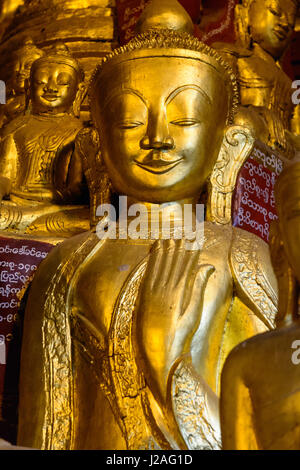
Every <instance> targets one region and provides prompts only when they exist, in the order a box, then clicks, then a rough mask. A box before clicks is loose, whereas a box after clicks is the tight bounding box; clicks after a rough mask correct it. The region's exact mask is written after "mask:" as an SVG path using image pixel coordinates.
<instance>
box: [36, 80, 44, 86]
mask: <svg viewBox="0 0 300 470" xmlns="http://www.w3.org/2000/svg"><path fill="white" fill-rule="evenodd" d="M35 83H36V84H37V85H46V82H43V81H42V80H35Z"/></svg>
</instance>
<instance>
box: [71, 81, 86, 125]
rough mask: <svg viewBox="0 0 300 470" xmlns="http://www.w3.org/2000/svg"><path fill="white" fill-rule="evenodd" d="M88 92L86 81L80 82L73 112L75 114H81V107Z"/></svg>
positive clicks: (77, 115)
mask: <svg viewBox="0 0 300 470" xmlns="http://www.w3.org/2000/svg"><path fill="white" fill-rule="evenodd" d="M86 94H87V85H86V84H85V83H84V82H81V83H79V85H78V89H77V93H76V97H75V100H74V102H73V113H74V116H76V117H79V116H80V107H81V105H82V103H83V100H84V98H85V96H86Z"/></svg>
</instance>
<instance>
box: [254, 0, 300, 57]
mask: <svg viewBox="0 0 300 470" xmlns="http://www.w3.org/2000/svg"><path fill="white" fill-rule="evenodd" d="M296 13H297V11H296V5H295V3H294V2H293V0H253V2H252V3H251V5H250V8H249V25H250V34H251V37H252V39H253V41H254V42H255V43H258V44H259V45H260V46H261V47H262V48H263V49H264V50H265V51H266V52H268V53H269V54H271V55H272V56H273V57H274V58H275V59H279V58H280V57H281V56H282V54H283V52H284V50H285V49H286V47H287V46H288V44H289V42H290V39H291V36H292V34H293V30H294V26H295V21H296Z"/></svg>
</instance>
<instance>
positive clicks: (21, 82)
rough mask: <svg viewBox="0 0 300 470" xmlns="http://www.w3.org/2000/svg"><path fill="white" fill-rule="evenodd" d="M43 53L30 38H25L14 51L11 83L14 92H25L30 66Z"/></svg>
mask: <svg viewBox="0 0 300 470" xmlns="http://www.w3.org/2000/svg"><path fill="white" fill-rule="evenodd" d="M43 55H44V52H43V51H42V49H38V48H37V47H36V46H35V45H34V44H33V41H32V39H30V38H27V39H26V40H25V41H24V45H23V46H22V47H21V48H20V49H18V50H17V51H16V52H15V53H14V55H13V74H12V84H11V85H12V89H13V91H14V92H15V93H16V94H22V93H24V92H25V82H26V80H28V78H29V76H30V70H31V66H32V64H33V62H34V61H35V60H37V59H39V58H40V57H42V56H43Z"/></svg>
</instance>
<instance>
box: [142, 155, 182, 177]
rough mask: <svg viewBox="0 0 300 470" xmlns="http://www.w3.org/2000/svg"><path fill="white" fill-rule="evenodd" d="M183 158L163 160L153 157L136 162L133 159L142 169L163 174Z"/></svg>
mask: <svg viewBox="0 0 300 470" xmlns="http://www.w3.org/2000/svg"><path fill="white" fill-rule="evenodd" d="M182 160H183V158H182V157H181V158H178V159H177V160H172V161H170V160H164V159H155V160H150V161H147V162H143V163H141V162H138V161H136V160H135V163H136V164H137V165H138V166H139V167H141V168H143V170H146V171H149V172H150V173H155V174H163V173H167V172H168V171H170V170H172V169H173V168H174V167H175V166H177V165H178V164H179V163H180V162H181V161H182Z"/></svg>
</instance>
